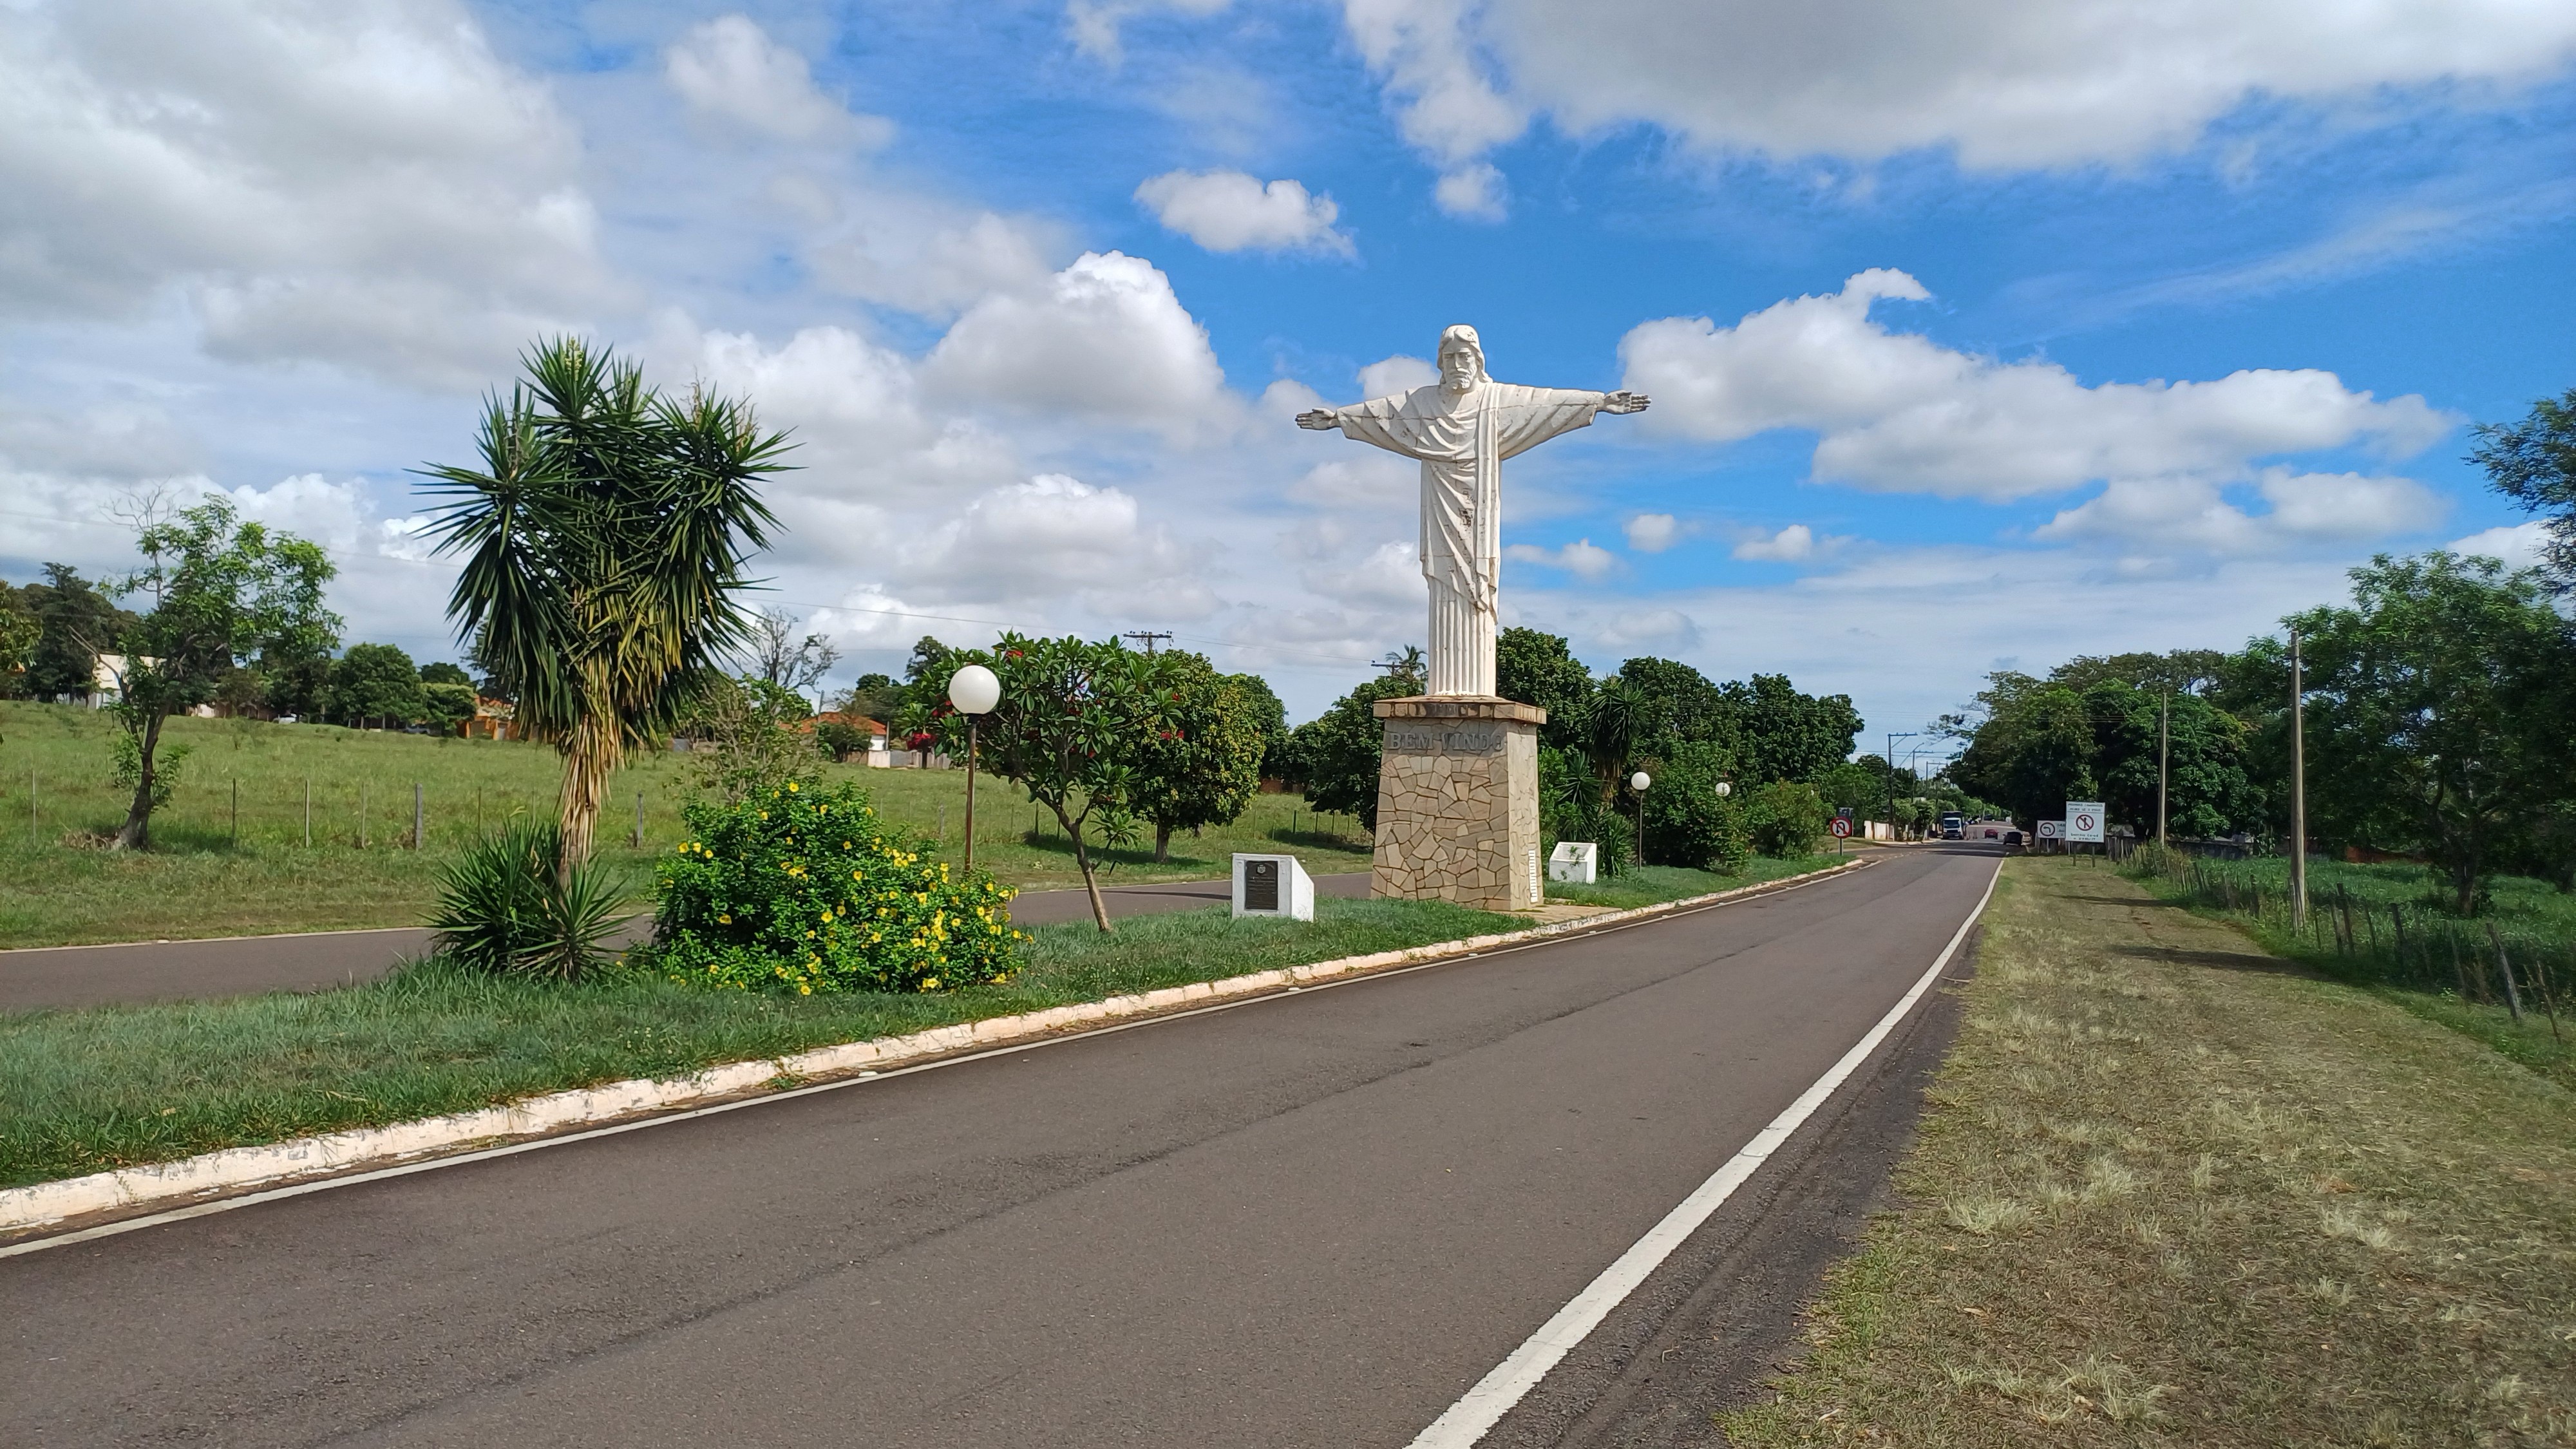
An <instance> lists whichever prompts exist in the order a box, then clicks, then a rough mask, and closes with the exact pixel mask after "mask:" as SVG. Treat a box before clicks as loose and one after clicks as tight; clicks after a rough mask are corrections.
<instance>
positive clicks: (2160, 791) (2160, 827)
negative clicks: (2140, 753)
mask: <svg viewBox="0 0 2576 1449" xmlns="http://www.w3.org/2000/svg"><path fill="white" fill-rule="evenodd" d="M2172 739H2173V691H2172V690H2170V689H2168V690H2166V691H2165V697H2164V702H2163V704H2162V705H2161V706H2159V707H2158V708H2157V710H2156V848H2157V849H2158V850H2162V849H2163V848H2164V844H2165V790H2166V782H2167V780H2168V778H2169V772H2168V767H2167V763H2166V762H2167V760H2168V759H2169V757H2170V756H2171V753H2172V744H2171V742H2172Z"/></svg>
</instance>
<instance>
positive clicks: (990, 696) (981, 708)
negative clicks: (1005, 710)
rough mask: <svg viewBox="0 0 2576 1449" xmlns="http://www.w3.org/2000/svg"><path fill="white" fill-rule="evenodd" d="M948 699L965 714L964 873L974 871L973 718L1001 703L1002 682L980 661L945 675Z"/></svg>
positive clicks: (969, 873)
mask: <svg viewBox="0 0 2576 1449" xmlns="http://www.w3.org/2000/svg"><path fill="white" fill-rule="evenodd" d="M948 702H949V703H950V704H953V705H955V706H957V712H958V713H959V714H962V715H964V716H966V873H967V874H968V875H973V874H974V873H975V720H976V717H977V716H979V715H984V714H989V713H991V712H992V709H993V706H994V705H997V704H999V703H1001V702H1002V681H1000V680H998V679H996V678H994V677H993V671H991V670H989V669H987V668H985V667H984V666H983V665H981V664H969V665H967V666H966V667H965V668H963V669H960V670H958V671H957V672H956V673H955V674H952V675H950V676H948Z"/></svg>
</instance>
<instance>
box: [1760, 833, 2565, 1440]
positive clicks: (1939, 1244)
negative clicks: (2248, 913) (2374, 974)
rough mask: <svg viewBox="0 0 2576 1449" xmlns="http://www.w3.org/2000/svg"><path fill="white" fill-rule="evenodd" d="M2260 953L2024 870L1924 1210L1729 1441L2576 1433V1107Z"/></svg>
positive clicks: (2105, 877) (1847, 1279)
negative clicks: (2258, 963) (2259, 959)
mask: <svg viewBox="0 0 2576 1449" xmlns="http://www.w3.org/2000/svg"><path fill="white" fill-rule="evenodd" d="M2141 948H2145V949H2141ZM2248 950H2249V948H2248V945H2247V942H2246V940H2245V938H2244V937H2243V936H2242V935H2240V934H2238V933H2237V932H2236V931H2235V930H2233V929H2231V928H2229V927H2227V926H2225V925H2222V924H2219V923H2216V922H2212V921H2209V920H2205V919H2202V918H2199V917H2196V916H2193V915H2189V914H2186V913H2185V912H2182V911H2179V910H2174V909H2171V908H2170V907H2163V906H2159V905H2158V904H2157V903H2155V902H2154V901H2153V900H2151V899H2150V898H2149V897H2148V896H2147V895H2145V894H2144V893H2143V892H2141V891H2139V890H2137V889H2136V888H2135V887H2134V886H2132V885H2130V884H2129V883H2127V882H2125V881H2122V880H2120V879H2119V878H2117V877H2116V876H2113V875H2112V874H2110V873H2109V872H2107V871H2100V870H2094V869H2090V868H2087V867H2085V866H2081V865H2076V864H2072V863H2069V862H2065V861H2050V860H2038V859H2028V860H2020V861H2016V862H2014V863H2012V865H2010V866H2009V867H2008V868H2007V871H2006V874H2005V879H2004V884H2003V887H2002V888H2001V889H2000V890H1999V891H1998V892H1997V894H1996V896H1995V901H1994V905H1993V907H1992V909H1991V910H1990V912H1989V914H1988V916H1987V918H1986V933H1985V938H1984V942H1983V945H1982V946H1981V948H1980V951H1979V960H1978V974H1977V978H1976V980H1975V981H1974V982H1973V983H1971V984H1970V985H1969V986H1968V987H1967V988H1966V991H1967V1007H1968V1010H1967V1017H1966V1025H1965V1030H1964V1031H1963V1032H1962V1034H1961V1038H1960V1042H1959V1045H1958V1047H1957V1048H1956V1050H1955V1051H1954V1052H1953V1054H1952V1056H1951V1059H1950V1061H1949V1062H1948V1064H1947V1065H1946V1066H1945V1067H1944V1068H1943V1071H1942V1074H1941V1079H1940V1081H1939V1083H1938V1084H1937V1085H1936V1087H1935V1088H1934V1090H1933V1092H1932V1094H1931V1104H1930V1107H1929V1109H1928V1111H1927V1115H1926V1118H1925V1122H1924V1127H1923V1136H1922V1139H1921V1141H1920V1142H1919V1143H1918V1144H1917V1146H1916V1148H1915V1150H1914V1152H1913V1153H1912V1154H1911V1156H1910V1157H1909V1158H1908V1160H1907V1162H1906V1164H1905V1166H1904V1167H1903V1168H1902V1169H1901V1170H1900V1174H1899V1178H1898V1183H1897V1186H1898V1190H1899V1192H1900V1194H1901V1205H1900V1206H1898V1207H1897V1208H1895V1209H1894V1210H1893V1211H1891V1212H1889V1213H1887V1214H1885V1215H1883V1216H1882V1217H1881V1218H1880V1219H1879V1220H1878V1221H1877V1222H1876V1223H1874V1224H1873V1226H1872V1228H1871V1230H1870V1232H1869V1234H1868V1235H1867V1238H1866V1240H1865V1242H1864V1245H1863V1248H1862V1250H1861V1252H1860V1253H1859V1254H1858V1255H1857V1256H1855V1257H1854V1258H1853V1259H1851V1260H1850V1261H1848V1262H1846V1263H1844V1264H1843V1265H1841V1266H1840V1267H1838V1268H1837V1269H1836V1270H1835V1271H1834V1273H1833V1275H1832V1276H1831V1278H1830V1280H1829V1282H1828V1285H1827V1289H1826V1293H1825V1297H1824V1299H1823V1301H1822V1302H1821V1303H1820V1304H1819V1305H1818V1306H1817V1307H1816V1309H1815V1310H1814V1311H1813V1314H1812V1316H1811V1320H1810V1324H1809V1334H1808V1339H1809V1343H1810V1345H1811V1353H1810V1356H1809V1360H1808V1362H1807V1363H1806V1364H1805V1365H1804V1366H1803V1367H1801V1368H1800V1369H1798V1370H1797V1371H1795V1372H1793V1373H1791V1374H1789V1375H1787V1376H1785V1377H1784V1378H1783V1379H1781V1380H1780V1381H1779V1382H1778V1383H1777V1384H1776V1385H1774V1387H1773V1391H1772V1392H1771V1393H1769V1394H1766V1395H1765V1400H1766V1401H1765V1402H1763V1403H1760V1404H1758V1405H1756V1406H1754V1407H1752V1408H1749V1409H1746V1410H1744V1411H1741V1412H1738V1413H1735V1414H1731V1415H1729V1416H1726V1418H1725V1420H1724V1427H1725V1429H1726V1431H1727V1434H1728V1437H1729V1439H1730V1441H1731V1442H1733V1443H1735V1444H1738V1445H1745V1446H1771V1445H1807V1444H1855V1443H1864V1444H1867V1443H1877V1444H1906V1445H1961V1446H1969V1445H2024V1444H2052V1445H2053V1444H2069V1445H2073V1444H2087V1445H2090V1444H2157V1445H2162V1444H2174V1445H2184V1444H2191V1445H2202V1444H2228V1445H2267V1446H2269V1445H2329V1444H2332V1445H2347V1444H2365V1445H2387V1446H2398V1445H2408V1446H2432V1445H2477V1446H2488V1445H2499V1446H2500V1445H2576V1094H2571V1093H2569V1092H2568V1091H2567V1090H2566V1089H2564V1088H2563V1087H2560V1086H2558V1085H2556V1084H2554V1083H2552V1082H2550V1081H2548V1080H2545V1079H2543V1078H2541V1077H2539V1076H2536V1075H2534V1074H2533V1073H2531V1072H2529V1071H2526V1070H2524V1069H2523V1068H2521V1067H2519V1066H2516V1065H2514V1064H2513V1063H2512V1062H2510V1061H2507V1060H2505V1059H2503V1058H2501V1057H2499V1056H2498V1055H2497V1054H2496V1053H2494V1052H2493V1051H2491V1050H2489V1049H2488V1048H2486V1047H2485V1046H2483V1045H2481V1044H2480V1043H2478V1042H2476V1041H2473V1040H2470V1039H2467V1038H2464V1037H2462V1036H2460V1035H2458V1034H2457V1033H2455V1032H2451V1031H2447V1030H2444V1029H2442V1028H2441V1027H2439V1026H2436V1025H2434V1024H2432V1023H2430V1022H2427V1021H2424V1020H2421V1019H2419V1018H2418V1017H2415V1016H2412V1015H2409V1014H2408V1013H2406V1012H2405V1011H2402V1010H2399V1009H2398V1008H2397V1007H2395V1006H2393V1005H2391V1004H2389V1003H2388V1002H2386V1001H2384V1000H2381V999H2379V998H2378V997H2375V996H2373V995H2371V994H2369V993H2367V992H2364V991H2360V990H2355V989H2352V988H2347V987H2342V986H2337V985H2333V984H2330V983H2326V982H2322V981H2318V980H2314V979H2311V978H2308V977H2305V976H2302V975H2298V974H2293V973H2290V972H2287V971H2280V972H2275V971H2268V970H2261V969H2231V968H2229V967H2224V966H2214V965H2210V964H2205V963H2208V962H2212V961H2222V960H2229V959H2235V958H2243V957H2245V956H2246V955H2247V953H2248Z"/></svg>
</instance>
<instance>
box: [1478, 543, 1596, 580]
mask: <svg viewBox="0 0 2576 1449" xmlns="http://www.w3.org/2000/svg"><path fill="white" fill-rule="evenodd" d="M1503 557H1505V558H1507V559H1511V560H1512V561H1514V562H1516V563H1534V564H1544V565H1546V566H1547V567H1549V568H1553V569H1563V570H1565V571H1566V572H1567V573H1570V574H1572V575H1574V576H1575V577H1576V578H1579V579H1582V580H1584V581H1585V582H1587V583H1598V582H1600V581H1601V580H1602V579H1605V578H1608V577H1609V576H1610V575H1611V574H1612V573H1613V572H1614V571H1616V570H1617V569H1618V567H1619V556H1618V555H1617V554H1615V553H1612V552H1611V551H1610V550H1608V549H1606V548H1603V547H1601V546H1599V545H1598V544H1595V543H1594V542H1593V541H1592V540H1590V539H1588V538H1578V539H1576V540H1575V541H1574V542H1572V543H1569V544H1567V545H1566V546H1565V547H1563V548H1540V547H1539V546H1538V545H1536V544H1534V543H1515V544H1508V545H1506V546H1505V547H1504V549H1503Z"/></svg>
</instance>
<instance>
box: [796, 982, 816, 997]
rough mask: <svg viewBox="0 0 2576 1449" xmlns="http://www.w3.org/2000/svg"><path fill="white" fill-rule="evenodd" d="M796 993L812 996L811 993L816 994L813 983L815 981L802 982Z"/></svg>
mask: <svg viewBox="0 0 2576 1449" xmlns="http://www.w3.org/2000/svg"><path fill="white" fill-rule="evenodd" d="M796 994H797V995H799V996H811V995H813V994H814V985H813V983H812V982H810V981H809V982H805V983H802V984H800V985H799V986H798V987H797V988H796Z"/></svg>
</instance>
